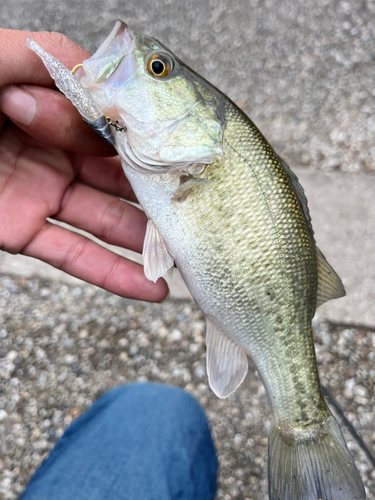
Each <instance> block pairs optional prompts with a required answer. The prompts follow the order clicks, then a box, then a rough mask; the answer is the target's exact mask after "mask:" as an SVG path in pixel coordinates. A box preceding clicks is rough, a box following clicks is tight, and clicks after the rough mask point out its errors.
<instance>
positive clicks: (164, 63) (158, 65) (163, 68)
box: [147, 54, 173, 78]
mask: <svg viewBox="0 0 375 500" xmlns="http://www.w3.org/2000/svg"><path fill="white" fill-rule="evenodd" d="M147 70H148V72H149V73H150V75H152V76H156V77H158V78H160V77H163V76H168V75H170V74H171V73H172V71H173V60H172V58H171V57H169V56H167V55H166V54H153V55H152V56H151V57H150V59H149V60H148V62H147Z"/></svg>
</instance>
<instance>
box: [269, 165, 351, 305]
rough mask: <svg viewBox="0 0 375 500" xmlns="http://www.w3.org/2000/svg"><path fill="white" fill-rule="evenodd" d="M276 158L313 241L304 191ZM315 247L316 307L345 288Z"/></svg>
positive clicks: (293, 174) (336, 296)
mask: <svg viewBox="0 0 375 500" xmlns="http://www.w3.org/2000/svg"><path fill="white" fill-rule="evenodd" d="M278 158H279V160H280V163H281V165H282V167H283V169H284V171H285V173H286V174H287V176H288V178H289V180H290V183H291V185H292V187H293V190H294V192H295V194H296V196H297V199H298V201H299V203H300V205H301V208H302V210H303V214H304V216H305V220H306V224H307V227H308V229H309V232H310V236H311V239H312V241H313V242H314V243H315V239H314V231H313V228H312V225H311V217H310V212H309V207H308V206H307V198H306V195H305V191H304V190H303V187H302V186H301V184H300V183H299V181H298V177H297V176H296V174H295V173H294V172H292V170H291V169H290V168H289V166H288V165H287V163H285V161H284V160H283V159H282V158H280V156H279V157H278ZM315 249H316V261H317V267H318V293H317V301H316V307H319V306H320V305H321V304H323V303H324V302H327V300H331V299H338V298H339V297H343V296H344V295H345V289H344V285H343V284H342V281H341V279H340V277H339V276H338V275H337V274H336V272H335V271H334V270H333V269H332V267H331V266H330V265H329V264H328V262H327V260H326V258H325V257H324V255H323V254H322V252H321V251H320V250H319V248H318V247H315Z"/></svg>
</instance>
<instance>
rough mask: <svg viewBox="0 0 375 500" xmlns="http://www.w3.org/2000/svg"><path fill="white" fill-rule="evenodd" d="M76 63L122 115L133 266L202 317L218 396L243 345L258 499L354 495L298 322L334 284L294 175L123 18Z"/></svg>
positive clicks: (349, 465)
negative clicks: (139, 260) (259, 445)
mask: <svg viewBox="0 0 375 500" xmlns="http://www.w3.org/2000/svg"><path fill="white" fill-rule="evenodd" d="M77 74H78V80H79V82H80V84H81V85H82V87H83V88H84V89H85V91H86V92H87V94H88V95H89V96H90V98H92V99H93V101H94V102H95V103H96V105H97V106H98V107H99V108H100V110H101V112H102V113H103V115H105V116H110V117H111V119H113V120H118V122H119V123H120V124H121V125H122V126H123V128H122V129H121V130H118V131H116V132H115V134H114V135H115V142H116V148H117V150H118V152H119V154H120V156H121V159H122V162H123V167H124V170H125V173H126V175H127V177H128V179H129V181H130V183H131V185H132V187H133V189H134V192H135V193H136V195H137V198H138V200H139V202H140V204H141V205H142V207H143V209H144V211H145V212H146V215H147V216H148V219H149V222H148V225H147V232H146V237H145V244H144V252H143V255H144V264H145V274H146V276H147V277H148V278H149V279H152V280H154V281H156V280H157V279H158V278H159V277H160V276H162V275H163V274H165V273H166V272H167V270H168V269H169V268H170V267H172V266H173V264H174V263H175V264H176V265H177V267H178V269H179V270H180V272H181V274H182V276H183V278H184V280H185V282H186V284H187V286H188V288H189V290H190V292H191V294H192V295H193V297H194V298H195V300H196V301H197V303H198V304H199V306H200V307H201V308H202V310H203V312H204V314H205V316H206V319H207V339H206V343H207V372H208V377H209V382H210V386H211V388H212V389H213V390H214V392H215V393H216V394H217V395H218V396H219V397H227V396H228V395H229V394H231V393H232V392H233V391H234V390H235V389H236V387H237V386H238V385H239V384H240V383H241V382H242V380H243V379H244V377H245V376H246V373H247V369H248V356H249V357H250V358H251V360H252V361H253V362H254V364H255V366H256V368H257V370H258V372H259V374H260V376H261V378H262V381H263V383H264V385H265V387H266V390H267V393H268V395H269V398H270V401H271V404H272V407H273V409H274V415H275V419H274V424H273V428H272V430H271V434H270V437H269V457H268V476H269V496H270V499H271V500H318V499H322V500H360V499H364V498H365V492H364V489H363V485H362V482H361V479H360V477H359V474H358V471H357V469H356V466H355V464H354V462H353V459H352V457H351V455H350V453H349V451H348V448H347V446H346V444H345V441H344V439H343V437H342V435H341V432H340V430H339V428H338V425H337V423H336V421H335V419H334V418H333V416H332V415H331V413H330V411H329V410H328V408H327V406H326V403H325V401H324V399H323V397H322V394H321V390H320V383H319V376H318V372H317V367H316V359H315V351H314V344H313V337H312V327H311V320H312V318H313V316H314V313H315V309H316V307H317V306H318V305H319V304H321V303H322V302H324V301H326V300H329V299H331V298H335V297H340V296H342V295H344V293H345V292H344V289H343V286H342V283H341V281H340V279H339V277H338V276H337V275H336V273H335V272H334V271H333V269H332V268H331V267H330V266H329V264H328V263H327V261H326V260H325V258H324V256H323V255H322V254H321V252H320V251H319V250H318V249H317V248H316V246H315V241H314V237H313V231H312V227H311V223H310V217H309V213H308V208H307V202H306V198H305V196H304V193H303V189H302V188H301V186H300V185H299V183H298V179H297V177H296V176H295V175H294V174H293V173H292V172H291V170H290V169H289V167H288V166H287V165H286V164H285V162H283V160H281V159H280V158H279V157H278V155H277V154H276V153H275V152H274V151H273V149H272V148H271V146H270V145H269V144H268V142H267V141H266V139H265V138H264V137H263V135H262V134H261V133H260V132H259V130H258V129H257V128H256V127H255V125H254V124H253V123H252V122H251V121H250V120H249V118H248V117H247V116H246V115H245V114H244V113H243V112H242V111H241V110H240V109H239V108H237V106H235V104H234V103H232V102H231V101H230V100H229V99H228V98H227V97H226V96H224V95H223V94H222V93H221V92H220V91H218V90H217V89H216V88H215V87H213V86H212V85H210V84H209V83H208V82H206V81H205V80H204V79H202V78H201V77H200V76H199V75H197V74H196V73H194V72H193V71H192V70H191V69H190V68H188V67H187V66H185V65H184V64H183V63H182V62H181V61H180V60H179V59H178V58H176V57H175V56H174V55H173V54H172V53H171V52H170V51H169V50H168V49H167V48H166V47H164V46H163V45H162V44H161V43H160V42H158V41H157V40H154V39H152V38H149V37H145V36H142V35H138V34H136V33H134V32H133V31H131V30H130V29H129V28H128V27H127V26H126V25H125V24H123V23H120V22H118V23H116V26H115V28H114V30H113V31H112V33H111V34H110V36H109V37H108V38H107V40H106V41H105V42H104V43H103V44H102V46H101V47H100V48H99V49H98V51H97V52H96V53H95V54H94V55H93V56H92V57H91V58H90V59H88V60H86V61H84V62H83V69H82V70H79V71H78V72H77ZM96 117H97V116H96V115H95V116H94V117H93V118H92V119H93V120H94V118H96ZM125 128H126V131H125Z"/></svg>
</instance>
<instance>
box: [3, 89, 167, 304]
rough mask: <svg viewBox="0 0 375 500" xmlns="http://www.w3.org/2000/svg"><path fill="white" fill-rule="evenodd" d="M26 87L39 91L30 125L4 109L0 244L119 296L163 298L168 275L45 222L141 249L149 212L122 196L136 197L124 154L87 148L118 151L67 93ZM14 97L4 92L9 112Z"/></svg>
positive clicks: (5, 248) (123, 245)
mask: <svg viewBox="0 0 375 500" xmlns="http://www.w3.org/2000/svg"><path fill="white" fill-rule="evenodd" d="M23 88H24V90H27V91H28V92H29V93H30V94H32V95H33V96H34V97H37V98H38V97H39V104H38V115H37V117H36V119H35V120H34V121H33V122H32V125H30V126H29V127H24V126H22V125H20V124H19V123H17V120H16V121H15V120H13V121H15V123H16V124H17V125H18V126H16V125H15V124H13V123H11V122H10V121H8V122H6V123H4V122H5V118H6V117H5V116H4V115H1V113H0V125H1V122H3V128H2V131H1V129H0V248H2V249H3V250H6V251H8V252H11V253H23V254H25V255H29V256H32V257H36V258H38V259H41V260H43V261H45V262H48V263H50V264H52V265H53V266H55V267H58V268H60V269H63V270H64V271H66V272H68V273H70V274H72V275H74V276H77V277H79V278H81V279H84V280H86V281H88V282H91V283H94V284H96V285H98V286H101V287H103V288H106V289H107V290H110V291H112V292H114V293H118V294H119V295H123V296H126V297H131V298H138V299H142V300H156V301H159V300H162V299H163V298H164V297H165V295H166V293H167V287H166V284H165V282H163V280H159V282H158V283H157V284H156V285H155V284H153V283H151V282H149V281H147V280H146V278H145V277H144V273H143V268H142V266H140V265H139V264H136V263H134V262H132V261H129V260H127V259H125V258H123V257H120V256H118V255H116V254H114V253H112V252H110V251H109V250H107V249H105V248H103V247H102V246H100V245H98V244H96V243H94V242H93V241H91V240H89V239H87V238H85V237H84V236H82V235H80V234H77V233H75V232H72V231H70V230H69V229H66V228H64V227H60V226H57V225H55V224H53V223H51V222H49V221H48V220H47V219H48V218H50V219H54V220H57V221H61V222H65V223H68V224H69V225H71V226H73V227H76V228H78V229H83V230H85V231H88V232H89V233H91V234H93V235H95V236H96V237H98V238H99V239H101V240H102V241H105V242H107V243H110V244H114V245H118V246H121V247H125V248H129V249H131V250H135V251H138V252H140V251H141V250H142V244H143V237H144V232H145V227H146V218H145V215H144V213H143V212H142V211H140V210H139V209H138V208H136V207H134V206H133V205H131V204H129V203H126V202H124V201H122V200H121V199H120V198H119V197H121V198H126V199H130V200H133V201H134V195H133V193H132V190H131V188H130V186H129V184H128V183H127V181H126V179H125V177H124V175H123V173H122V168H121V165H120V162H119V159H118V157H115V158H103V157H100V156H88V155H87V154H85V152H86V151H90V152H91V151H94V153H96V152H97V154H108V152H109V153H110V154H111V152H112V151H111V149H110V148H109V147H108V146H107V145H106V144H104V143H103V142H102V141H101V140H100V139H98V138H97V137H96V136H95V135H94V134H93V133H92V131H90V130H88V127H85V126H84V125H83V124H82V122H81V120H80V118H79V116H78V114H77V113H76V112H75V111H74V109H73V108H72V106H71V105H70V104H69V103H68V102H67V101H66V100H65V98H64V97H63V96H62V95H61V94H59V93H58V92H55V91H53V90H51V89H47V88H42V87H38V86H35V85H27V86H24V87H23ZM5 97H6V96H5ZM9 102H10V100H7V99H6V98H3V99H1V96H0V109H1V110H2V111H3V112H4V113H5V114H8V116H11V114H12V109H11V106H10V104H9ZM51 110H52V111H51ZM54 110H56V112H58V114H57V116H59V117H61V118H60V119H59V120H58V121H56V113H54V112H53V111H54ZM8 111H9V112H8ZM11 118H12V116H11ZM22 129H23V130H22ZM66 150H70V151H73V152H67V151H66ZM74 151H80V152H79V153H77V152H74Z"/></svg>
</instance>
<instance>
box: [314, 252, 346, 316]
mask: <svg viewBox="0 0 375 500" xmlns="http://www.w3.org/2000/svg"><path fill="white" fill-rule="evenodd" d="M316 260H317V265H318V294H317V299H316V307H319V306H320V305H321V304H323V303H324V302H327V300H331V299H338V298H339V297H343V296H344V295H345V288H344V285H343V284H342V281H341V279H340V277H339V276H338V275H337V274H336V272H335V271H334V270H333V269H332V267H331V266H330V265H329V264H328V262H327V260H326V258H325V257H324V255H323V254H322V252H321V251H320V250H319V248H318V247H316Z"/></svg>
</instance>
